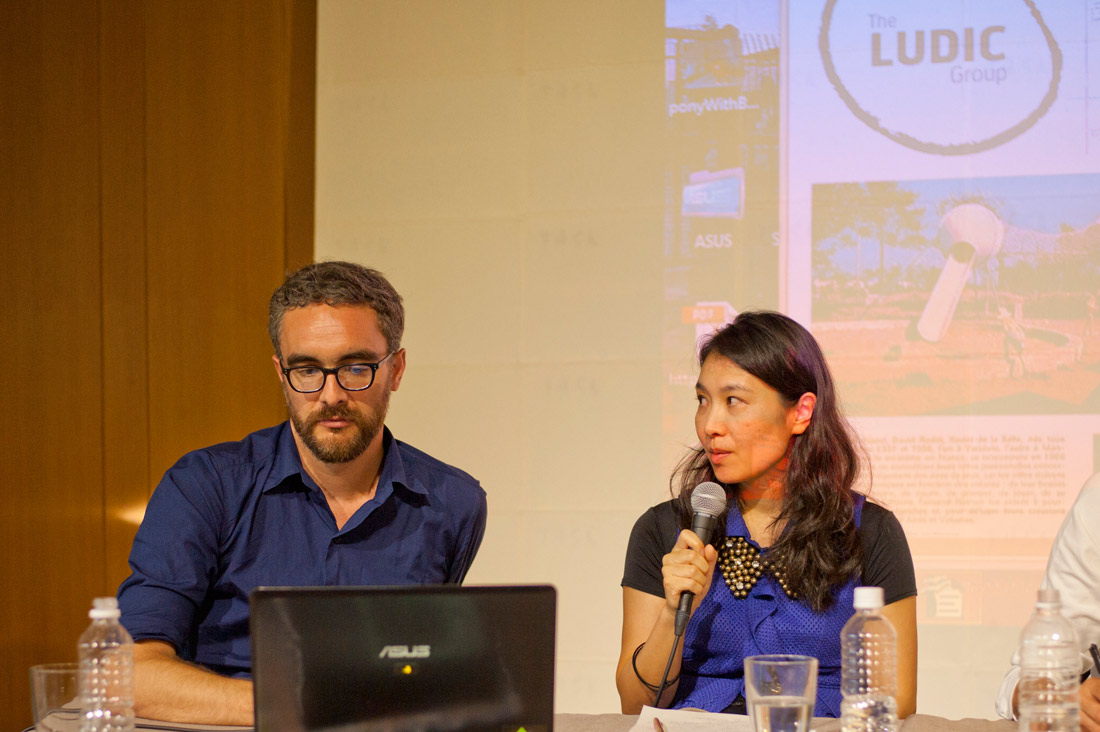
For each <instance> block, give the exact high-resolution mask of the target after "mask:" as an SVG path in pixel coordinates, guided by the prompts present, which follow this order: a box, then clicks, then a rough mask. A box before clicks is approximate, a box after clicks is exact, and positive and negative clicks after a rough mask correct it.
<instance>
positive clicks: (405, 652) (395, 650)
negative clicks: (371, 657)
mask: <svg viewBox="0 0 1100 732" xmlns="http://www.w3.org/2000/svg"><path fill="white" fill-rule="evenodd" d="M431 655H432V647H431V646H413V647H412V648H409V647H408V646H383V648H382V650H381V651H380V652H379V654H378V657H379V658H428V657H429V656H431Z"/></svg>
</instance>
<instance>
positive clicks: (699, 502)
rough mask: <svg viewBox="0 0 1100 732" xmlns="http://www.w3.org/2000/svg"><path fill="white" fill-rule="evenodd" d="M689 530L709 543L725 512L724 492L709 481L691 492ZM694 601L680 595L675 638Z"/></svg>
mask: <svg viewBox="0 0 1100 732" xmlns="http://www.w3.org/2000/svg"><path fill="white" fill-rule="evenodd" d="M691 510H692V514H693V515H692V517H691V530H692V531H694V532H695V533H696V535H698V537H699V538H700V539H701V540H702V542H703V544H704V545H705V544H708V543H709V542H710V537H711V535H712V534H713V533H714V529H715V528H716V527H717V526H718V517H719V516H720V515H721V513H722V512H723V511H725V510H726V491H725V489H724V488H722V486H720V485H718V484H717V483H713V482H711V481H707V482H705V483H700V484H699V485H697V486H695V490H693V491H692V492H691ZM694 601H695V593H694V592H685V593H683V594H682V595H680V607H679V608H678V609H677V610H676V637H677V638H679V637H680V636H682V635H683V634H684V630H685V629H686V628H687V622H688V617H689V616H690V615H691V603H692V602H694Z"/></svg>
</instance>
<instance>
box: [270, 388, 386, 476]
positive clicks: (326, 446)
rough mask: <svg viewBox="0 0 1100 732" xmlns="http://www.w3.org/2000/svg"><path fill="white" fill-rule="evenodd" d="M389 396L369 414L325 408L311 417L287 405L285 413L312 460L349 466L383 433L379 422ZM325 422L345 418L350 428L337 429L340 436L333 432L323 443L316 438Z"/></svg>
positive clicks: (342, 406) (345, 409)
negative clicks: (350, 433) (310, 454)
mask: <svg viewBox="0 0 1100 732" xmlns="http://www.w3.org/2000/svg"><path fill="white" fill-rule="evenodd" d="M389 401H390V395H389V394H388V393H387V394H386V395H385V396H384V397H383V399H382V403H381V404H380V405H379V407H380V408H379V409H378V410H377V411H375V412H371V413H369V414H364V413H362V412H357V411H353V410H351V409H349V408H348V407H347V405H340V406H335V407H326V408H323V409H321V410H320V411H319V412H317V413H316V414H314V415H312V416H308V417H307V416H305V415H303V414H299V413H298V412H296V411H294V409H293V408H292V407H291V406H290V405H289V404H288V405H287V413H288V414H289V415H290V422H291V424H293V425H294V431H295V432H297V433H298V437H300V438H302V442H303V443H304V444H305V446H306V447H307V448H309V451H310V452H311V453H313V455H314V457H316V458H317V459H318V460H320V461H321V462H323V463H348V462H351V461H352V460H354V459H355V458H357V457H359V456H360V455H362V454H363V451H364V450H366V449H367V446H368V445H370V443H371V441H372V440H374V438H375V437H376V436H377V435H378V433H379V432H380V431H381V430H382V423H383V421H384V420H385V418H386V408H387V407H388V406H389ZM325 419H346V420H348V421H349V422H351V424H350V425H348V426H347V427H344V428H343V429H341V430H340V432H339V434H336V433H333V438H334V440H335V442H334V441H332V440H323V439H320V438H318V436H317V430H318V429H319V427H318V423H319V422H321V421H322V420H325ZM348 430H354V433H353V434H352V436H351V438H350V439H342V438H343V437H344V433H345V432H347V431H348Z"/></svg>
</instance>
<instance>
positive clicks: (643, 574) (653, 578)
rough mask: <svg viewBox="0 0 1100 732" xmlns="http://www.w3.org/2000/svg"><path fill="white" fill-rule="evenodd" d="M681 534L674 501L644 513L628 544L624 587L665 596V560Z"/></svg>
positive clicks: (631, 533) (636, 524) (637, 522)
mask: <svg viewBox="0 0 1100 732" xmlns="http://www.w3.org/2000/svg"><path fill="white" fill-rule="evenodd" d="M678 533H679V531H678V529H677V528H676V514H675V513H674V512H673V510H672V502H671V501H666V502H664V503H661V504H659V505H656V506H654V507H653V508H651V509H649V510H648V511H646V512H645V513H643V514H642V516H641V518H639V519H638V520H637V521H636V522H635V523H634V529H633V530H632V531H631V532H630V541H629V542H628V543H627V545H626V566H625V568H624V569H623V581H622V586H623V587H631V588H633V589H635V590H640V591H642V592H645V593H647V594H650V595H657V596H658V597H664V596H665V585H664V579H663V578H662V576H661V562H662V560H663V559H664V556H665V555H666V554H668V552H669V550H670V549H672V546H673V544H675V543H676V536H677V534H678Z"/></svg>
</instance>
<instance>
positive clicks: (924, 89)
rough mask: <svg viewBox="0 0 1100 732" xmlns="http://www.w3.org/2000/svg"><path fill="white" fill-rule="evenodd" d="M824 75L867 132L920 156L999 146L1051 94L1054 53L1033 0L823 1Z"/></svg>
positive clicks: (1058, 68) (1058, 59) (1056, 64)
mask: <svg viewBox="0 0 1100 732" xmlns="http://www.w3.org/2000/svg"><path fill="white" fill-rule="evenodd" d="M818 44H819V48H820V51H821V60H822V63H823V64H824V67H825V73H826V75H827V76H828V77H829V81H830V83H832V85H833V87H834V88H835V89H836V92H837V94H839V95H840V98H841V99H843V100H844V103H845V104H846V105H847V106H848V109H850V110H851V111H852V113H853V114H854V115H855V116H856V117H858V118H859V119H860V120H861V121H862V122H863V123H864V124H866V125H867V126H869V127H870V128H871V129H873V130H875V131H876V132H879V133H881V134H883V135H885V136H886V137H888V138H890V139H891V140H893V141H894V142H897V143H899V144H901V145H904V146H906V147H908V148H912V149H913V150H919V151H920V152H925V153H933V154H938V155H970V154H973V153H976V152H981V151H983V150H989V149H991V148H994V147H997V146H998V145H1003V144H1004V143H1006V142H1008V141H1009V140H1012V139H1013V138H1015V137H1018V136H1019V135H1021V134H1023V133H1024V132H1026V131H1027V130H1028V129H1030V128H1031V127H1032V126H1033V125H1035V123H1036V122H1038V121H1039V120H1040V119H1042V117H1043V115H1045V114H1046V113H1047V111H1048V110H1049V109H1050V107H1051V105H1053V104H1054V101H1055V99H1057V97H1058V84H1059V81H1060V79H1061V76H1062V52H1061V49H1060V48H1059V47H1058V42H1057V39H1055V37H1054V34H1053V33H1051V30H1050V28H1049V27H1048V26H1047V24H1046V22H1045V21H1044V20H1043V17H1042V14H1041V13H1040V12H1039V9H1038V8H1037V7H1036V6H1035V3H1034V2H1033V0H970V1H969V2H959V0H922V2H919V3H918V2H912V3H889V2H885V3H884V2H882V1H881V0H827V2H826V4H825V10H824V12H823V13H822V18H821V31H820V34H819V36H818Z"/></svg>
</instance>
